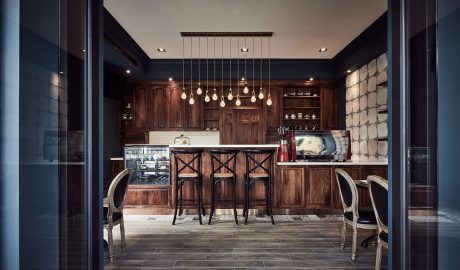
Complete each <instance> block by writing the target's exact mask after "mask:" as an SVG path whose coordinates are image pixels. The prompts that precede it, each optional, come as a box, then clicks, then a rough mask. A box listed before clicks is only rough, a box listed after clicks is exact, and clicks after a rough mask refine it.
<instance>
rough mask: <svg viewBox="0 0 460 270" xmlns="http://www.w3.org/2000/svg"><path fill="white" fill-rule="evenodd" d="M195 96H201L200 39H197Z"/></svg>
mask: <svg viewBox="0 0 460 270" xmlns="http://www.w3.org/2000/svg"><path fill="white" fill-rule="evenodd" d="M196 94H197V95H201V94H203V90H202V89H201V37H198V89H196Z"/></svg>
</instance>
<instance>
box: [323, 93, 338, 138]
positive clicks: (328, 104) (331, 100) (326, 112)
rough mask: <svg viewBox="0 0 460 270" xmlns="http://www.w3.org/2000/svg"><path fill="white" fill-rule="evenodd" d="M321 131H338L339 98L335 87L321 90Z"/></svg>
mask: <svg viewBox="0 0 460 270" xmlns="http://www.w3.org/2000/svg"><path fill="white" fill-rule="evenodd" d="M321 126H322V127H321V129H323V130H329V129H337V96H336V90H335V85H332V84H331V85H326V86H323V87H322V88H321Z"/></svg>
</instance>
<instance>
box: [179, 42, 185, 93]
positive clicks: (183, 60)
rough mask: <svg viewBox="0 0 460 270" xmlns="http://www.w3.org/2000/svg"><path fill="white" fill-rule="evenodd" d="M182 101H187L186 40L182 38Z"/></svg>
mask: <svg viewBox="0 0 460 270" xmlns="http://www.w3.org/2000/svg"><path fill="white" fill-rule="evenodd" d="M180 98H181V99H186V98H187V94H186V93H185V38H184V37H182V94H181V95H180Z"/></svg>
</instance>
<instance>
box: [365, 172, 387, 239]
mask: <svg viewBox="0 0 460 270" xmlns="http://www.w3.org/2000/svg"><path fill="white" fill-rule="evenodd" d="M367 180H368V181H369V193H370V195H371V201H372V207H373V208H374V213H375V217H376V218H377V223H378V225H379V228H380V230H382V231H384V232H386V233H388V181H387V180H385V179H383V178H382V177H379V176H376V175H369V176H368V177H367Z"/></svg>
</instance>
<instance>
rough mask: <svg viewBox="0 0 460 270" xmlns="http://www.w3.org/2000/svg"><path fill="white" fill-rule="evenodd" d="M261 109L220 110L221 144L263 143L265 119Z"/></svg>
mask: <svg viewBox="0 0 460 270" xmlns="http://www.w3.org/2000/svg"><path fill="white" fill-rule="evenodd" d="M262 115H263V114H262V110H261V109H224V110H222V117H221V123H222V124H221V128H220V130H221V131H222V132H220V136H221V143H222V144H262V143H265V119H263V117H262Z"/></svg>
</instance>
